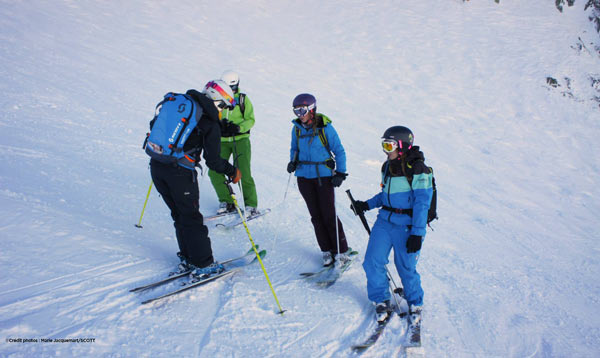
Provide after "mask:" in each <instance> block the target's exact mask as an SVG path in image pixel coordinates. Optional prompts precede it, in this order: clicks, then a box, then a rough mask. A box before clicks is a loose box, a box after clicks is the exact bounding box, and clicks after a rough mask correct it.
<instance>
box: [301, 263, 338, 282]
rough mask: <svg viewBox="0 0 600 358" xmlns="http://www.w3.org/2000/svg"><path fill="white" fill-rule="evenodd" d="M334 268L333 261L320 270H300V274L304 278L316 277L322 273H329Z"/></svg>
mask: <svg viewBox="0 0 600 358" xmlns="http://www.w3.org/2000/svg"><path fill="white" fill-rule="evenodd" d="M333 268H334V265H333V263H332V264H331V265H329V266H325V267H323V268H322V269H320V270H319V271H315V272H300V276H302V278H307V279H314V278H317V277H319V276H321V275H325V274H328V273H329V271H331V270H333Z"/></svg>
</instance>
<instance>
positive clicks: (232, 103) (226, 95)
mask: <svg viewBox="0 0 600 358" xmlns="http://www.w3.org/2000/svg"><path fill="white" fill-rule="evenodd" d="M206 87H210V88H212V89H214V90H215V91H217V92H219V94H220V95H221V96H222V97H223V98H224V99H225V101H226V103H227V106H229V107H230V108H233V107H235V104H236V103H235V98H233V97H231V96H230V95H229V93H227V92H225V90H224V89H222V88H221V86H219V84H217V83H216V82H214V81H210V82H208V83H207V84H206Z"/></svg>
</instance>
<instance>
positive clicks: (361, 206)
mask: <svg viewBox="0 0 600 358" xmlns="http://www.w3.org/2000/svg"><path fill="white" fill-rule="evenodd" d="M350 210H352V211H354V214H356V215H360V214H362V213H364V212H365V211H367V210H369V203H367V202H366V201H360V200H356V201H355V202H354V205H352V204H350Z"/></svg>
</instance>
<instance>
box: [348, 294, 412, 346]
mask: <svg viewBox="0 0 600 358" xmlns="http://www.w3.org/2000/svg"><path fill="white" fill-rule="evenodd" d="M394 293H397V294H398V295H399V296H400V297H401V298H402V299H404V291H403V289H402V288H401V287H400V288H397V289H396V290H394ZM401 307H404V305H401V306H400V307H398V306H396V305H393V311H394V312H396V313H397V314H398V316H400V318H401V319H406V318H407V316H408V312H406V311H404V310H403V309H402V308H401ZM393 316H394V315H393V314H390V315H389V316H388V317H387V318H386V319H385V320H384V321H383V322H382V323H379V324H378V326H377V327H376V328H375V331H374V332H373V333H372V334H371V335H370V336H369V338H367V339H366V340H365V341H364V342H363V343H361V344H356V345H354V346H352V350H353V351H354V352H356V353H359V354H360V353H363V352H364V351H366V350H367V349H369V348H370V347H371V346H373V345H374V344H375V342H377V340H378V339H379V337H381V334H382V333H383V330H384V329H385V327H386V326H387V324H388V323H389V321H390V320H391V318H392V317H393Z"/></svg>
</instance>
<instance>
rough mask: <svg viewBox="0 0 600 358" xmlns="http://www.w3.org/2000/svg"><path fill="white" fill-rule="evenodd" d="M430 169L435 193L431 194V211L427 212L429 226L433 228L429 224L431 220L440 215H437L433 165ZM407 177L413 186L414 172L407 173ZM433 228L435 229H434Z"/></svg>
mask: <svg viewBox="0 0 600 358" xmlns="http://www.w3.org/2000/svg"><path fill="white" fill-rule="evenodd" d="M428 168H429V170H430V171H431V176H432V178H431V180H432V184H433V195H432V196H431V203H429V211H428V212H427V226H429V227H430V228H431V225H429V223H430V222H432V221H433V220H437V219H438V215H437V187H436V186H435V176H433V168H432V167H428ZM406 179H407V180H408V183H409V184H410V186H411V187H412V179H413V177H412V173H411V174H409V173H407V174H406ZM432 230H433V229H432Z"/></svg>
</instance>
